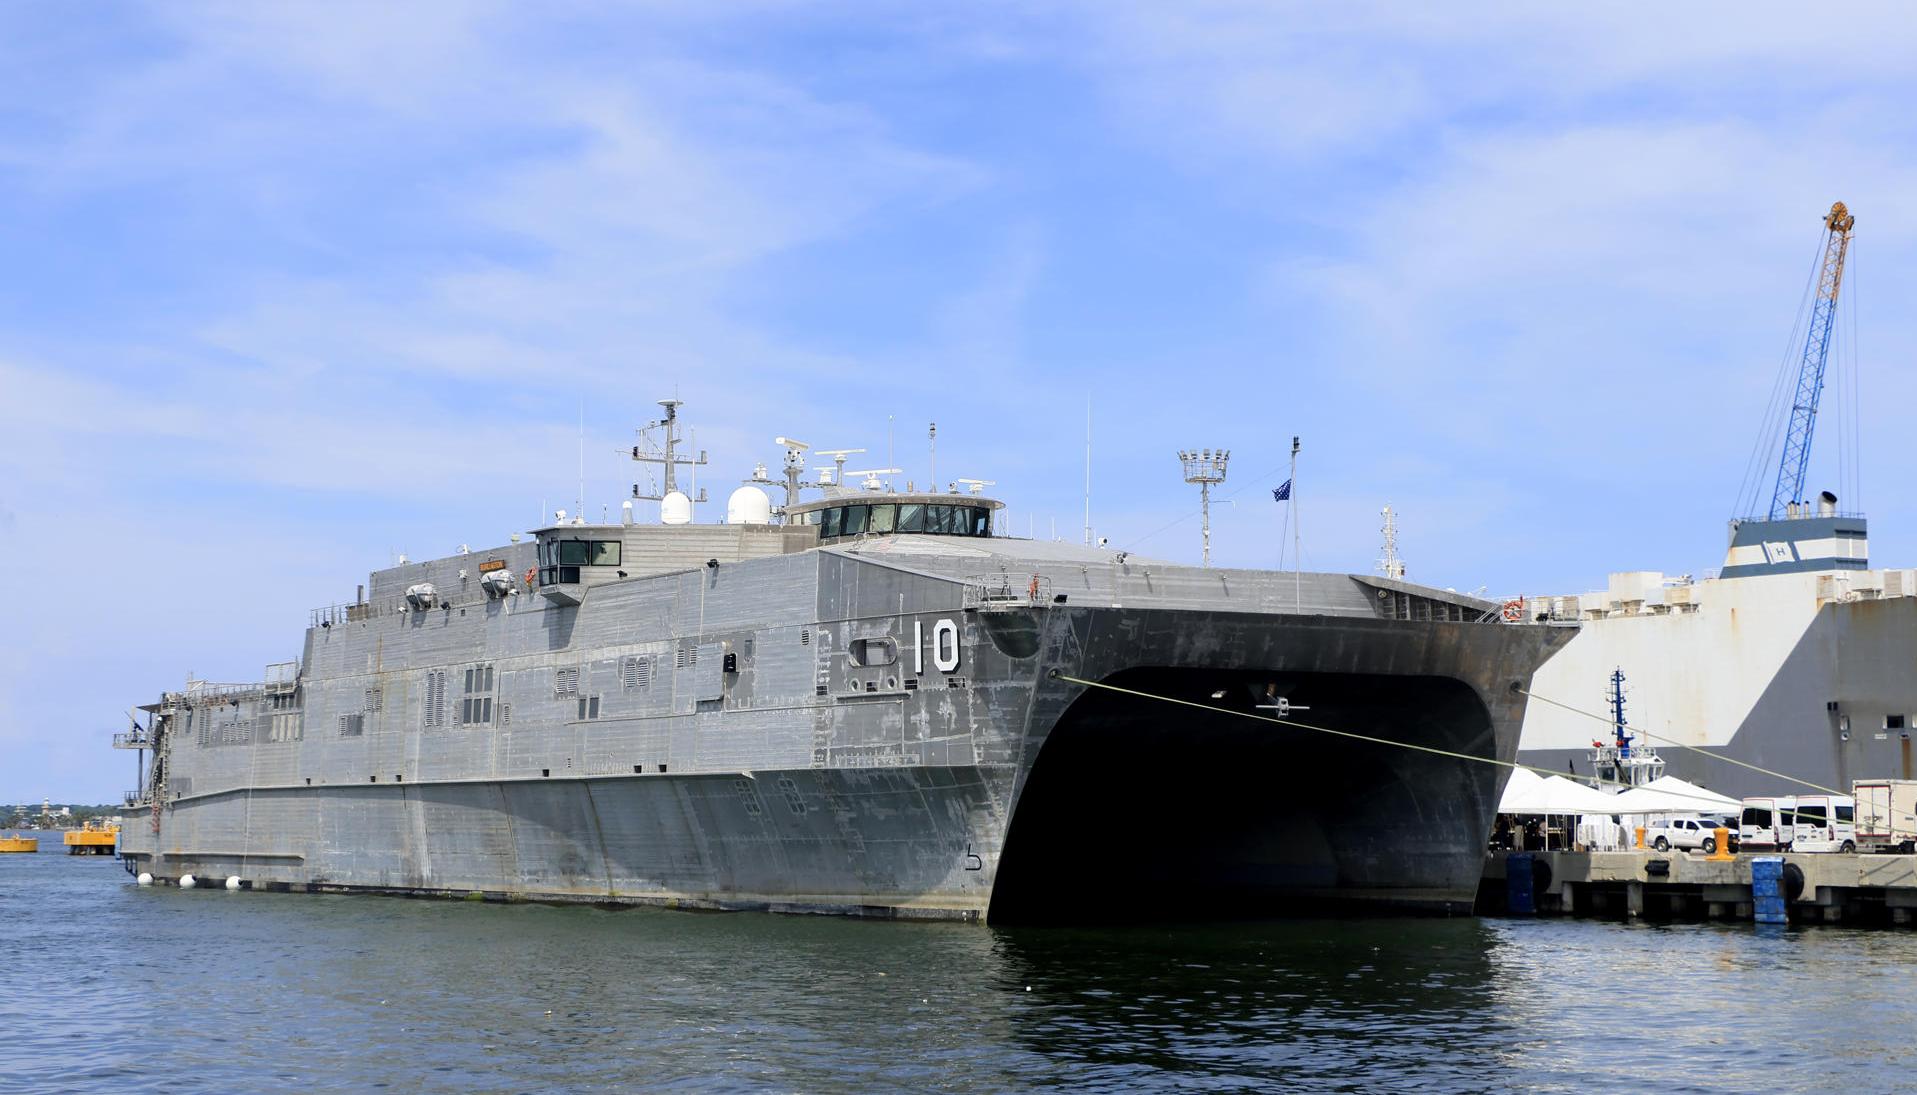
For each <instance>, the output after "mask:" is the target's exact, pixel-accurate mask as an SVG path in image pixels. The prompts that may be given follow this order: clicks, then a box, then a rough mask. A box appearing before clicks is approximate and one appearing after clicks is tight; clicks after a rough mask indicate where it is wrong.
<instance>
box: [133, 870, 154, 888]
mask: <svg viewBox="0 0 1917 1095" xmlns="http://www.w3.org/2000/svg"><path fill="white" fill-rule="evenodd" d="M133 881H135V882H138V883H139V884H140V885H142V886H151V885H153V876H152V875H151V874H148V873H147V872H146V871H141V872H140V877H138V878H136V879H134V880H133Z"/></svg>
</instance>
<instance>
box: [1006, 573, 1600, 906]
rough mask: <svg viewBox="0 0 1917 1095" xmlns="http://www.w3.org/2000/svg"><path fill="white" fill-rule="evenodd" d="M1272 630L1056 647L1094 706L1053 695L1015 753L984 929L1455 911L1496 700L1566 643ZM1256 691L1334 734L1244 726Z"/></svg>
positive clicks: (1093, 631)
mask: <svg viewBox="0 0 1917 1095" xmlns="http://www.w3.org/2000/svg"><path fill="white" fill-rule="evenodd" d="M1141 616H1142V617H1144V619H1143V620H1142V621H1141V619H1140V617H1141ZM1154 617H1156V618H1154ZM1141 622H1142V624H1143V626H1142V627H1141V626H1139V624H1140V623H1141ZM1273 624H1274V621H1273V620H1272V619H1271V618H1270V617H1246V616H1237V615H1222V614H1220V615H1200V614H1196V613H1180V614H1177V615H1176V617H1171V616H1170V614H1155V613H1125V614H1123V616H1122V622H1120V620H1118V619H1115V618H1114V617H1113V616H1107V615H1106V614H1105V613H1104V612H1101V611H1098V610H1093V611H1091V612H1089V613H1087V614H1086V616H1085V617H1084V618H1081V619H1080V620H1078V621H1075V627H1074V629H1073V633H1072V634H1071V635H1070V636H1069V637H1066V636H1059V637H1058V641H1060V642H1062V643H1065V644H1074V643H1075V644H1076V645H1077V647H1078V649H1079V650H1080V651H1081V652H1082V653H1081V655H1080V660H1082V662H1083V663H1084V664H1085V665H1086V666H1088V667H1089V668H1088V671H1087V673H1086V675H1085V678H1084V679H1091V680H1097V681H1099V682H1100V683H1101V684H1103V685H1107V686H1110V688H1109V689H1108V688H1089V689H1087V688H1082V687H1080V686H1074V685H1069V683H1068V682H1054V683H1055V684H1062V685H1064V687H1065V688H1067V689H1069V690H1070V691H1069V692H1068V693H1066V694H1070V693H1077V694H1076V695H1074V696H1072V698H1070V699H1069V700H1068V701H1067V703H1066V706H1065V708H1064V710H1063V712H1062V714H1061V715H1060V717H1059V718H1058V720H1057V722H1056V724H1055V725H1054V726H1053V728H1052V729H1051V731H1050V733H1049V734H1047V735H1045V736H1044V737H1043V739H1042V740H1038V741H1034V742H1033V743H1032V750H1033V760H1032V763H1031V766H1030V769H1029V774H1028V775H1027V776H1026V778H1025V780H1024V782H1023V784H1022V785H1021V788H1020V793H1019V797H1018V800H1017V803H1016V805H1015V808H1014V812H1013V817H1012V824H1011V827H1010V830H1009V832H1008V834H1007V837H1006V843H1005V850H1004V855H1003V859H1002V861H1001V864H1000V867H999V874H998V879H997V885H996V888H995V890H994V894H993V901H992V906H991V914H990V915H991V918H992V919H993V920H994V922H1000V923H1013V922H1036V923H1063V922H1072V923H1077V922H1084V921H1087V920H1111V919H1214V918H1264V917H1274V916H1287V915H1314V914H1321V913H1324V912H1327V911H1334V910H1345V909H1351V908H1354V907H1355V908H1362V909H1364V910H1367V911H1373V912H1404V913H1428V914H1440V915H1444V914H1465V913H1468V912H1469V911H1470V909H1471V905H1472V901H1473V898H1474V896H1475V893H1476V890H1477V883H1478V874H1479V870H1480V866H1481V861H1482V856H1483V849H1484V847H1485V841H1486V838H1487V836H1488V834H1489V830H1490V826H1491V822H1492V819H1493V816H1494V813H1495V807H1496V803H1497V799H1498V795H1499V794H1500V793H1501V792H1502V790H1503V786H1504V783H1505V781H1506V779H1507V777H1508V775H1509V771H1510V770H1509V768H1507V767H1504V766H1502V765H1500V764H1497V763H1486V762H1487V761H1490V762H1496V761H1505V762H1508V761H1510V760H1511V759H1513V757H1514V756H1515V753H1516V747H1517V730H1518V724H1519V721H1520V720H1521V718H1522V713H1523V696H1522V695H1520V694H1518V693H1516V692H1514V691H1513V690H1512V689H1511V685H1512V684H1514V683H1515V684H1520V685H1524V684H1528V682H1529V675H1530V672H1531V670H1532V669H1533V668H1535V666H1536V665H1537V664H1538V662H1540V661H1541V660H1542V658H1543V657H1544V656H1545V655H1546V654H1548V652H1549V651H1550V650H1552V649H1555V646H1556V644H1558V643H1561V642H1562V641H1564V639H1565V638H1567V637H1568V636H1567V634H1566V633H1565V632H1561V631H1559V632H1553V631H1547V630H1544V629H1539V628H1509V627H1502V626H1498V625H1492V624H1456V623H1452V624H1443V623H1433V624H1422V625H1407V624H1405V623H1402V622H1398V623H1385V622H1382V621H1379V622H1372V621H1354V620H1349V619H1330V618H1324V617H1318V618H1307V619H1286V620H1283V621H1282V622H1279V623H1278V625H1277V626H1275V627H1274V626H1273ZM1114 626H1116V627H1120V628H1122V629H1123V630H1124V631H1125V632H1128V634H1124V635H1123V636H1122V637H1123V640H1124V641H1123V644H1122V645H1121V644H1120V643H1119V642H1118V641H1117V640H1118V639H1119V638H1120V636H1119V635H1114V634H1111V628H1112V627H1114ZM1141 646H1142V647H1143V648H1144V649H1143V650H1142V651H1140V650H1139V648H1140V647H1141ZM1127 648H1129V649H1127ZM1101 649H1104V650H1119V649H1124V650H1125V652H1126V654H1128V655H1130V654H1133V653H1134V651H1138V654H1139V657H1138V660H1139V661H1143V662H1144V663H1145V664H1133V665H1131V666H1128V667H1123V668H1115V667H1114V666H1113V664H1112V663H1113V661H1115V660H1116V659H1114V658H1101V657H1099V651H1100V650H1101ZM1062 660H1064V661H1067V662H1069V661H1070V660H1072V659H1070V658H1069V657H1067V658H1064V659H1062ZM1127 660H1130V659H1127ZM1154 661H1155V662H1157V663H1158V664H1152V662H1154ZM1194 663H1195V664H1194ZM1063 675H1066V676H1076V675H1077V674H1071V673H1065V674H1063ZM1119 689H1122V690H1123V691H1119ZM1268 692H1269V693H1271V694H1274V695H1277V696H1283V697H1286V698H1287V699H1288V701H1289V702H1291V703H1293V704H1298V705H1304V706H1306V707H1308V708H1309V710H1296V711H1294V712H1293V713H1292V714H1290V715H1289V716H1288V719H1289V720H1290V721H1294V722H1298V723H1304V724H1308V725H1310V726H1315V727H1323V728H1326V729H1327V730H1331V731H1339V732H1341V733H1338V734H1334V733H1327V732H1321V731H1316V730H1310V729H1304V728H1301V727H1297V726H1285V725H1279V724H1276V723H1273V722H1269V721H1264V720H1263V719H1260V718H1253V717H1247V716H1253V715H1262V716H1266V717H1272V716H1275V714H1276V712H1274V711H1270V710H1260V709H1259V707H1258V705H1259V704H1261V703H1269V702H1271V701H1270V699H1269V697H1268V695H1267V693H1268ZM1148 697H1149V698H1148ZM1167 700H1180V701H1184V703H1182V704H1180V703H1172V702H1167ZM1208 709H1217V710H1208ZM1349 735H1362V736H1364V737H1367V738H1376V739H1381V741H1383V742H1391V743H1402V744H1380V743H1378V742H1373V741H1365V740H1358V739H1357V738H1354V737H1352V736H1349ZM1405 745H1411V746H1419V747H1422V749H1412V748H1405V747H1404V746H1405ZM1425 750H1437V751H1439V752H1431V751H1425Z"/></svg>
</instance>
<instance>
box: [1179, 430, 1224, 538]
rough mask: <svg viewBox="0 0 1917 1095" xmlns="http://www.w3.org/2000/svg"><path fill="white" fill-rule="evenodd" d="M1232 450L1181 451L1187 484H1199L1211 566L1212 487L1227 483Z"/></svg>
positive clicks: (1200, 503)
mask: <svg viewBox="0 0 1917 1095" xmlns="http://www.w3.org/2000/svg"><path fill="white" fill-rule="evenodd" d="M1230 459H1231V450H1230V449H1217V450H1213V449H1181V450H1179V453H1178V461H1179V463H1181V464H1183V465H1184V468H1185V482H1187V483H1196V484H1198V507H1199V512H1200V513H1201V514H1202V515H1203V517H1204V535H1205V565H1206V566H1210V565H1211V486H1212V484H1213V483H1223V482H1224V481H1225V463H1226V461H1228V460H1230Z"/></svg>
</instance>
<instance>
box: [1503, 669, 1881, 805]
mask: <svg viewBox="0 0 1917 1095" xmlns="http://www.w3.org/2000/svg"><path fill="white" fill-rule="evenodd" d="M1517 692H1518V694H1519V695H1522V696H1528V697H1530V698H1531V699H1534V700H1537V701H1539V702H1541V703H1548V704H1550V705H1551V706H1553V707H1562V708H1564V709H1565V710H1566V711H1569V712H1571V713H1572V714H1574V715H1583V716H1585V717H1586V718H1592V719H1596V720H1598V721H1599V722H1601V723H1603V724H1604V725H1606V726H1611V727H1615V726H1616V725H1617V722H1616V720H1615V719H1613V718H1612V717H1611V716H1610V715H1606V714H1601V713H1599V712H1596V711H1586V710H1584V709H1583V708H1579V707H1572V706H1571V705H1570V704H1568V703H1564V702H1563V701H1561V700H1554V699H1552V698H1550V697H1549V696H1540V695H1538V694H1537V693H1536V692H1532V691H1530V690H1528V689H1524V688H1519V689H1517ZM1629 729H1631V730H1634V731H1636V732H1637V734H1638V736H1639V737H1643V738H1649V739H1651V740H1653V741H1655V742H1657V744H1659V745H1669V746H1672V747H1674V748H1677V749H1690V750H1693V751H1695V752H1700V753H1704V755H1705V756H1708V757H1710V758H1711V759H1712V760H1721V761H1723V762H1724V763H1726V764H1735V765H1737V766H1738V767H1739V768H1749V769H1750V770H1751V771H1753V772H1762V773H1764V774H1765V775H1767V776H1775V777H1777V778H1778V779H1781V780H1788V781H1789V782H1791V783H1801V784H1803V785H1804V786H1806V787H1810V788H1813V789H1815V790H1818V791H1823V792H1824V793H1825V794H1831V795H1844V794H1848V793H1849V792H1847V791H1839V790H1837V789H1836V788H1835V787H1826V786H1824V785H1823V784H1821V783H1815V782H1812V781H1811V780H1808V779H1800V778H1799V777H1797V776H1790V775H1785V774H1784V773H1782V772H1775V771H1772V770H1771V769H1769V768H1766V767H1764V766H1762V765H1759V764H1752V763H1750V762H1749V761H1743V760H1738V759H1737V758H1736V757H1727V756H1725V755H1724V754H1722V753H1711V752H1706V747H1705V746H1702V745H1686V744H1685V743H1684V742H1681V741H1672V740H1670V739H1668V738H1665V737H1662V736H1660V735H1658V734H1653V733H1651V732H1650V731H1649V730H1645V729H1643V728H1642V727H1637V726H1631V727H1629Z"/></svg>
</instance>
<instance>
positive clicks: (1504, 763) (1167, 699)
mask: <svg viewBox="0 0 1917 1095" xmlns="http://www.w3.org/2000/svg"><path fill="white" fill-rule="evenodd" d="M1052 676H1053V678H1054V679H1057V680H1061V681H1066V682H1069V683H1071V684H1077V685H1083V686H1084V687H1086V688H1098V689H1103V690H1104V691H1107V692H1117V693H1120V694H1122V695H1127V696H1137V697H1138V698H1140V699H1146V700H1157V701H1159V702H1161V703H1170V704H1176V705H1178V706H1180V707H1193V708H1197V709H1198V710H1200V711H1209V712H1211V713H1213V714H1215V715H1236V716H1238V717H1239V718H1244V719H1255V720H1257V721H1259V722H1269V723H1275V724H1277V725H1279V726H1290V727H1295V728H1296V729H1299V730H1311V731H1314V732H1316V733H1320V734H1330V735H1332V736H1333V737H1339V738H1350V739H1352V740H1354V741H1363V742H1370V743H1371V744H1373V745H1387V746H1392V747H1395V748H1398V749H1410V750H1413V751H1415V752H1419V753H1431V754H1434V755H1436V756H1441V757H1450V758H1452V759H1454V760H1468V761H1473V762H1475V763H1478V764H1491V765H1496V766H1498V767H1500V768H1511V769H1514V770H1515V769H1518V768H1522V769H1524V770H1526V771H1529V772H1536V773H1538V774H1539V775H1544V776H1557V775H1563V773H1562V772H1559V771H1557V770H1555V769H1551V768H1542V767H1539V766H1538V765H1535V764H1522V763H1519V762H1518V761H1514V760H1499V759H1497V758H1496V757H1481V756H1477V755H1475V754H1472V753H1460V752H1458V751H1457V750H1454V749H1440V748H1438V747H1437V746H1435V745H1419V744H1417V743H1415V742H1409V741H1397V740H1394V739H1392V738H1380V737H1375V736H1373V735H1371V734H1360V733H1358V732H1356V731H1354V730H1337V729H1333V728H1332V727H1329V726H1313V725H1312V724H1310V723H1307V722H1299V721H1297V720H1295V719H1283V718H1279V717H1277V716H1275V715H1261V714H1257V713H1256V712H1252V711H1238V710H1234V709H1232V708H1229V707H1213V706H1211V705H1210V704H1204V703H1199V702H1197V701H1195V700H1181V699H1179V698H1178V697H1176V696H1161V695H1158V694H1156V693H1153V692H1141V691H1139V690H1138V689H1136V688H1122V687H1120V686H1118V685H1115V684H1106V683H1104V682H1103V681H1088V680H1086V679H1084V678H1083V677H1074V676H1070V675H1069V674H1065V673H1059V672H1057V671H1054V672H1053V673H1052ZM1578 778H1579V779H1583V778H1584V777H1582V776H1580V777H1578ZM1594 779H1595V781H1596V782H1597V783H1599V784H1604V785H1609V786H1612V787H1618V788H1622V789H1624V790H1631V789H1632V785H1631V784H1628V783H1624V782H1622V781H1621V780H1611V779H1601V778H1595V777H1594ZM1800 782H1801V781H1800ZM1811 786H1816V785H1815V784H1812V785H1811ZM1659 792H1660V793H1662V794H1668V795H1671V796H1672V797H1674V798H1688V799H1695V800H1696V801H1698V802H1707V803H1711V804H1713V805H1722V797H1721V796H1712V797H1709V798H1706V797H1705V796H1703V795H1694V794H1690V793H1688V792H1684V791H1665V790H1663V789H1662V788H1659ZM1578 812H1583V811H1578ZM1589 812H1591V813H1597V812H1598V811H1595V810H1593V811H1589ZM1651 812H1652V813H1663V812H1667V811H1651Z"/></svg>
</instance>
